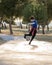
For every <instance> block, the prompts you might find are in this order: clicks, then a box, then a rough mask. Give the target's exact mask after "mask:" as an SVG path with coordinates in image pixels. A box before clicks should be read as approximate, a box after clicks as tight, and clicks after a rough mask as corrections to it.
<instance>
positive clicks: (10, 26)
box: [9, 18, 13, 34]
mask: <svg viewBox="0 0 52 65" xmlns="http://www.w3.org/2000/svg"><path fill="white" fill-rule="evenodd" d="M11 22H12V18H10V21H9V29H10V34H13V31H12V25H11Z"/></svg>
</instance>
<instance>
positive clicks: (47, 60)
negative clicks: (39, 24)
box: [0, 40, 52, 65]
mask: <svg viewBox="0 0 52 65" xmlns="http://www.w3.org/2000/svg"><path fill="white" fill-rule="evenodd" d="M28 42H29V41H25V40H14V41H13V40H12V41H9V42H7V43H5V44H2V45H0V65H52V44H51V43H48V42H44V41H38V40H34V41H33V42H32V44H31V45H28Z"/></svg>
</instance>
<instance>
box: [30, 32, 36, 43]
mask: <svg viewBox="0 0 52 65" xmlns="http://www.w3.org/2000/svg"><path fill="white" fill-rule="evenodd" d="M36 32H37V31H34V35H32V37H31V40H30V42H29V44H31V42H32V40H33V39H34V37H35V36H36Z"/></svg>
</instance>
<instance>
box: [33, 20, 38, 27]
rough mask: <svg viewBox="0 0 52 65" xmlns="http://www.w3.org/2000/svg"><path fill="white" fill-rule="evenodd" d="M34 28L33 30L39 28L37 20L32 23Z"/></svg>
mask: <svg viewBox="0 0 52 65" xmlns="http://www.w3.org/2000/svg"><path fill="white" fill-rule="evenodd" d="M32 27H33V28H37V20H34V21H33V22H32Z"/></svg>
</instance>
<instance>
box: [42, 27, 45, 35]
mask: <svg viewBox="0 0 52 65" xmlns="http://www.w3.org/2000/svg"><path fill="white" fill-rule="evenodd" d="M42 33H43V34H45V31H44V26H42Z"/></svg>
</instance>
